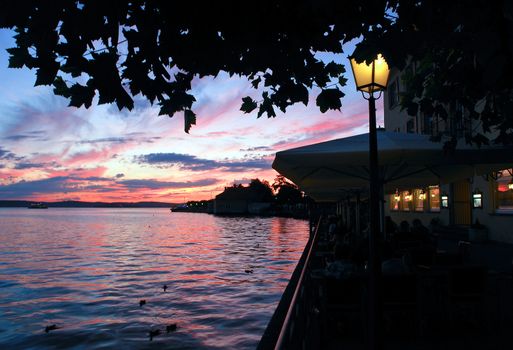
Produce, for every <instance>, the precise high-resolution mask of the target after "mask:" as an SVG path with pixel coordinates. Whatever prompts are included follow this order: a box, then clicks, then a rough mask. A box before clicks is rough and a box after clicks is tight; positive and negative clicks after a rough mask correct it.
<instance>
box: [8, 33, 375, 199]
mask: <svg viewBox="0 0 513 350" xmlns="http://www.w3.org/2000/svg"><path fill="white" fill-rule="evenodd" d="M13 46H14V41H13V39H12V33H11V32H9V31H6V30H0V95H1V97H2V98H1V99H0V116H1V117H0V118H1V119H0V140H1V142H0V200H4V199H27V200H34V201H61V200H82V201H106V202H112V201H162V202H183V201H188V200H199V199H210V198H212V197H214V196H215V195H216V194H218V193H219V192H221V191H222V190H223V189H224V187H225V186H230V185H231V184H233V183H234V182H237V183H247V182H248V181H249V179H252V178H260V179H265V180H268V181H270V182H271V183H272V181H273V179H274V178H275V176H276V175H277V173H276V172H275V171H274V170H273V169H272V168H271V163H272V160H273V158H274V154H275V153H276V152H277V151H280V150H284V149H288V148H292V147H298V146H303V145H306V144H310V143H316V142H321V141H327V140H330V139H333V138H339V137H345V136H350V135H355V134H360V133H364V132H367V129H368V110H367V103H366V101H365V100H364V99H363V98H362V96H361V94H360V93H357V92H356V91H355V88H354V85H353V81H352V76H350V74H348V75H347V78H348V85H347V86H346V87H344V88H343V92H344V93H345V94H346V96H345V97H344V99H343V100H342V111H341V112H339V111H329V112H327V113H325V114H323V113H321V112H320V111H319V110H318V108H317V106H316V105H315V97H316V96H317V93H318V92H317V91H314V93H313V95H311V96H310V102H309V104H308V106H307V107H305V106H304V105H302V104H298V105H296V106H294V107H292V108H289V109H288V111H287V113H285V114H283V113H278V116H277V117H276V118H274V119H268V118H267V117H266V116H263V117H262V118H260V119H257V117H256V111H254V112H253V113H251V114H246V115H245V114H243V113H242V112H241V111H240V110H239V108H240V105H241V98H242V97H244V96H247V95H250V96H254V97H255V98H256V99H258V95H259V94H258V92H256V91H254V90H252V89H251V88H250V87H251V85H250V83H249V82H248V81H247V80H245V79H241V78H236V77H234V78H229V77H228V75H227V74H220V75H219V76H218V77H216V78H215V79H214V78H204V79H201V80H199V79H196V80H195V81H194V82H193V93H194V95H195V96H196V100H197V101H196V102H195V103H194V105H193V110H194V111H195V112H196V114H197V116H198V120H197V125H196V126H193V128H192V129H191V131H190V134H186V133H185V132H184V131H183V116H182V114H177V115H175V116H174V117H173V118H169V117H167V116H160V117H159V116H158V107H155V106H153V107H152V106H151V105H149V103H147V102H145V101H144V100H143V99H142V98H138V97H136V101H135V108H134V110H132V111H131V112H129V111H127V110H122V111H119V110H118V109H117V107H116V106H115V105H101V106H96V105H95V104H94V103H93V106H92V107H91V108H89V109H85V108H78V109H77V108H75V107H67V104H68V101H67V100H66V99H64V98H62V97H58V96H54V95H53V93H52V89H51V87H34V86H33V85H34V82H35V71H29V70H28V69H9V68H7V65H8V54H7V52H6V51H5V49H7V48H9V47H13ZM353 50H354V46H353V45H348V46H347V47H346V46H345V51H346V53H345V54H344V55H338V56H333V55H327V54H319V55H318V57H319V59H322V60H326V61H331V60H335V61H337V62H342V63H344V64H345V66H346V69H347V70H350V67H349V63H348V61H347V59H346V56H347V55H349V54H351V53H352V52H353ZM378 124H379V125H383V112H382V99H381V100H379V102H378Z"/></svg>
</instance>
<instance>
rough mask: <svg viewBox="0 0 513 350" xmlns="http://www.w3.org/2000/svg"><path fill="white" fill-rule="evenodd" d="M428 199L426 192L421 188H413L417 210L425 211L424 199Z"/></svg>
mask: <svg viewBox="0 0 513 350" xmlns="http://www.w3.org/2000/svg"><path fill="white" fill-rule="evenodd" d="M425 200H426V192H425V191H424V190H423V189H421V188H416V189H414V190H413V201H414V209H415V211H424V201H425Z"/></svg>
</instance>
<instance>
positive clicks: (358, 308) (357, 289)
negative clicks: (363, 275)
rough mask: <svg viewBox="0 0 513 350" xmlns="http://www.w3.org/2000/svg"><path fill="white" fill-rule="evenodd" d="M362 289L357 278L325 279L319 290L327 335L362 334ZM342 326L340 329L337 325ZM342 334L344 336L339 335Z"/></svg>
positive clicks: (360, 282)
mask: <svg viewBox="0 0 513 350" xmlns="http://www.w3.org/2000/svg"><path fill="white" fill-rule="evenodd" d="M363 294H364V293H363V287H362V281H361V279H360V278H359V277H350V278H346V279H336V278H325V279H324V281H323V286H322V289H321V300H322V302H323V305H322V306H321V307H322V313H323V315H324V317H323V319H324V321H323V322H324V330H325V331H327V332H330V333H329V334H331V335H333V334H337V333H338V334H337V335H342V336H346V337H347V336H354V335H359V333H361V334H363V327H359V326H358V325H359V324H360V325H362V326H363V321H364V320H363V317H362V316H363V305H362V302H363V300H362V298H363ZM340 324H341V325H342V326H343V327H342V329H340V327H339V325H340ZM339 332H342V333H344V334H340V333H339Z"/></svg>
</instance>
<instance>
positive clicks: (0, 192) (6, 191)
mask: <svg viewBox="0 0 513 350" xmlns="http://www.w3.org/2000/svg"><path fill="white" fill-rule="evenodd" d="M67 180H68V177H65V176H57V177H52V178H49V179H43V180H34V181H20V182H16V183H13V184H10V185H3V186H0V198H11V199H15V198H26V197H30V196H31V195H33V194H35V193H59V192H61V193H62V192H65V193H67V192H74V191H77V189H76V188H73V187H70V186H69V184H67V183H66V181H67Z"/></svg>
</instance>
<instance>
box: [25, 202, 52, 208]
mask: <svg viewBox="0 0 513 350" xmlns="http://www.w3.org/2000/svg"><path fill="white" fill-rule="evenodd" d="M27 208H28V209H48V206H47V205H46V204H44V203H30V205H29V206H28V207H27Z"/></svg>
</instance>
